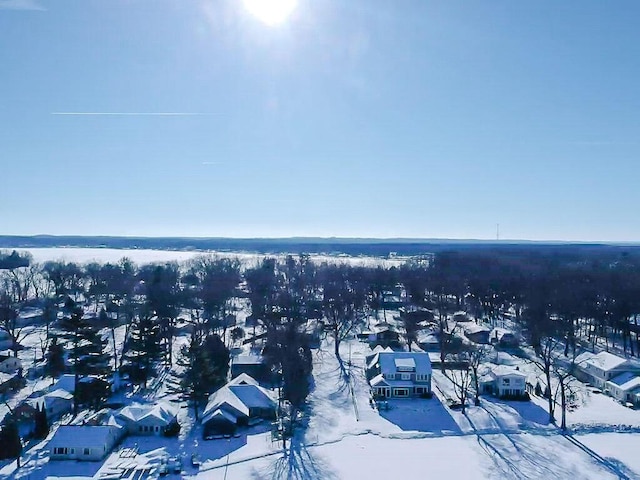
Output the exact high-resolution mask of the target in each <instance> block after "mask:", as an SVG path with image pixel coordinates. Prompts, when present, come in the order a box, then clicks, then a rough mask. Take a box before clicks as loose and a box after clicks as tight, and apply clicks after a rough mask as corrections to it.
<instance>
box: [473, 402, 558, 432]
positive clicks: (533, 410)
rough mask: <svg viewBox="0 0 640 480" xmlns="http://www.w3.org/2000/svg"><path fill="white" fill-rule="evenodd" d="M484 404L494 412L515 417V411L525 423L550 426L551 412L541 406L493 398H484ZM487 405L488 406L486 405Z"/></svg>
mask: <svg viewBox="0 0 640 480" xmlns="http://www.w3.org/2000/svg"><path fill="white" fill-rule="evenodd" d="M482 400H483V402H487V403H488V404H490V405H487V406H488V407H490V408H491V409H492V410H499V411H502V412H506V413H508V414H511V415H513V411H515V412H516V413H517V414H518V415H519V416H520V418H521V419H522V420H523V421H524V422H525V423H530V424H536V425H549V412H547V411H546V410H545V409H544V408H542V407H541V406H540V405H538V404H536V403H533V402H530V401H529V402H518V401H509V400H500V399H498V398H493V397H488V396H487V397H482ZM485 405H486V404H485ZM487 411H488V410H487Z"/></svg>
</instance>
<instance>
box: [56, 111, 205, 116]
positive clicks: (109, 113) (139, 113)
mask: <svg viewBox="0 0 640 480" xmlns="http://www.w3.org/2000/svg"><path fill="white" fill-rule="evenodd" d="M51 115H68V116H70V115H80V116H83V115H84V116H110V117H194V116H201V115H210V114H208V113H196V112H51Z"/></svg>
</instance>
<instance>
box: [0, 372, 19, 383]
mask: <svg viewBox="0 0 640 480" xmlns="http://www.w3.org/2000/svg"><path fill="white" fill-rule="evenodd" d="M17 376H18V374H17V373H4V372H0V385H4V384H5V383H7V382H9V381H11V380H13V379H14V378H15V377H17Z"/></svg>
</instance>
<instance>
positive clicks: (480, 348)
mask: <svg viewBox="0 0 640 480" xmlns="http://www.w3.org/2000/svg"><path fill="white" fill-rule="evenodd" d="M490 351H491V347H489V346H488V345H476V346H474V347H472V348H471V350H470V351H469V368H470V369H471V374H472V377H473V387H474V389H475V398H474V403H475V405H480V385H479V382H478V368H479V367H480V364H481V363H482V362H483V361H484V360H485V359H486V358H487V356H488V355H489V352H490Z"/></svg>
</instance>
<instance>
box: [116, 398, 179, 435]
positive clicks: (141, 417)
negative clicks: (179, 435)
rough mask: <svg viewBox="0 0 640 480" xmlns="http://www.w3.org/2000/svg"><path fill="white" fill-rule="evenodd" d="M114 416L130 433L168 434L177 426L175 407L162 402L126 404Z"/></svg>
mask: <svg viewBox="0 0 640 480" xmlns="http://www.w3.org/2000/svg"><path fill="white" fill-rule="evenodd" d="M115 418H116V420H117V421H118V423H121V424H122V425H124V426H125V427H126V428H127V432H128V433H129V434H130V435H168V434H169V433H171V432H173V431H176V430H177V428H178V417H177V413H176V411H175V409H174V408H172V407H170V406H169V405H166V404H163V403H157V404H153V405H140V404H133V405H128V406H126V407H123V408H122V409H120V411H118V413H117V414H116V415H115Z"/></svg>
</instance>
